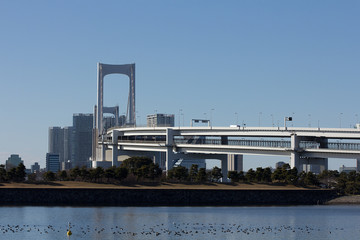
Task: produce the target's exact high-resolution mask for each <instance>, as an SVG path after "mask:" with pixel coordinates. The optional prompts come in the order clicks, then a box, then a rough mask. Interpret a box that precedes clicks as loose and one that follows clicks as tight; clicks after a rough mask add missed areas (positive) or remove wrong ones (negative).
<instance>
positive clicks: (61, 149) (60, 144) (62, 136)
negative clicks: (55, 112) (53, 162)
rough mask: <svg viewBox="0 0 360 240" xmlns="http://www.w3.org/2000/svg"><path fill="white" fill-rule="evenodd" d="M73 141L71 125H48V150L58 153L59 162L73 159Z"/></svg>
mask: <svg viewBox="0 0 360 240" xmlns="http://www.w3.org/2000/svg"><path fill="white" fill-rule="evenodd" d="M73 141H74V137H73V127H64V128H61V127H49V138H48V145H49V147H48V152H49V153H54V154H59V158H60V163H63V162H65V161H68V160H71V159H73V155H74V153H73ZM61 165H62V164H60V166H61Z"/></svg>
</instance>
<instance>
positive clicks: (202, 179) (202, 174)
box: [196, 168, 207, 182]
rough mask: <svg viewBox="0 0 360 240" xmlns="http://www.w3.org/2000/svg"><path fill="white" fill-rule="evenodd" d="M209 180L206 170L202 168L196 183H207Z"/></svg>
mask: <svg viewBox="0 0 360 240" xmlns="http://www.w3.org/2000/svg"><path fill="white" fill-rule="evenodd" d="M206 180H207V173H206V169H205V168H200V169H199V172H198V174H197V176H196V181H197V182H206Z"/></svg>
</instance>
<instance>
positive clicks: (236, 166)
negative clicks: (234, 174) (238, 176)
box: [227, 154, 243, 172]
mask: <svg viewBox="0 0 360 240" xmlns="http://www.w3.org/2000/svg"><path fill="white" fill-rule="evenodd" d="M227 161H228V170H229V171H238V172H240V171H243V155H237V154H228V156H227Z"/></svg>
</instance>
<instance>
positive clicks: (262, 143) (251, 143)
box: [174, 139, 291, 148]
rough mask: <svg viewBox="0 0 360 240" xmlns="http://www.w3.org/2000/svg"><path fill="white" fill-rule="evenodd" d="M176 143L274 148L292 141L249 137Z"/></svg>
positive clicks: (289, 143) (178, 142)
mask: <svg viewBox="0 0 360 240" xmlns="http://www.w3.org/2000/svg"><path fill="white" fill-rule="evenodd" d="M174 142H175V144H206V145H231V146H248V147H273V148H290V146H291V142H290V141H274V140H248V139H239V140H235V139H229V140H227V141H223V140H221V139H174Z"/></svg>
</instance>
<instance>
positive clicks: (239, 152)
mask: <svg viewBox="0 0 360 240" xmlns="http://www.w3.org/2000/svg"><path fill="white" fill-rule="evenodd" d="M98 144H99V145H101V146H103V149H104V151H105V150H106V149H109V150H110V149H111V151H112V159H111V161H112V165H117V164H118V156H119V155H142V154H145V155H150V156H154V157H155V161H156V162H158V163H159V165H160V166H162V167H163V168H164V169H166V170H169V169H171V168H172V166H173V164H174V163H175V162H176V161H177V160H178V159H219V160H221V162H222V170H223V174H224V175H225V174H227V170H242V164H243V157H242V156H243V155H274V156H289V157H290V165H291V167H297V168H298V170H299V171H302V170H307V169H309V166H318V168H319V169H320V171H323V170H325V169H327V168H328V166H327V162H328V161H327V159H328V158H348V159H360V130H359V129H350V128H284V127H282V128H278V127H272V128H266V127H262V128H260V127H259V128H254V127H181V128H179V127H171V128H169V127H166V128H164V127H155V128H154V127H141V128H140V127H139V128H112V129H109V130H108V131H107V134H106V135H104V136H103V138H102V139H100V140H99V142H98ZM97 159H98V160H100V161H105V160H108V159H105V153H104V152H103V153H102V156H100V157H99V158H97ZM108 161H109V160H108ZM358 162H359V161H358Z"/></svg>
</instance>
